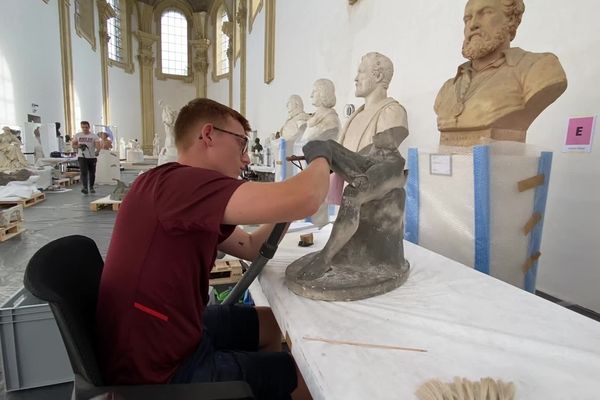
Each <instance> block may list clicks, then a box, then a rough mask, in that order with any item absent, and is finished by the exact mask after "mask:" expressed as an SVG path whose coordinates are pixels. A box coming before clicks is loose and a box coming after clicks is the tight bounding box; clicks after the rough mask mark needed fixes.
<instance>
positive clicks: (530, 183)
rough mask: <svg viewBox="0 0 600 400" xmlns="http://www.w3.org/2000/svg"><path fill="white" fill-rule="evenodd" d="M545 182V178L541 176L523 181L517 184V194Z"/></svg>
mask: <svg viewBox="0 0 600 400" xmlns="http://www.w3.org/2000/svg"><path fill="white" fill-rule="evenodd" d="M544 182H545V177H544V175H543V174H540V175H536V176H534V177H532V178H528V179H524V180H522V181H519V182H518V183H517V187H518V188H519V192H524V191H526V190H529V189H534V188H536V187H538V186H542V185H543V184H544Z"/></svg>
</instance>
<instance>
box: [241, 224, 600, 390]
mask: <svg viewBox="0 0 600 400" xmlns="http://www.w3.org/2000/svg"><path fill="white" fill-rule="evenodd" d="M308 232H315V245H314V246H312V247H308V248H302V247H298V246H297V243H298V239H299V234H300V233H308ZM329 232H330V227H328V228H325V229H324V230H322V231H316V230H315V229H314V228H312V229H308V230H303V231H300V232H298V231H296V232H293V233H288V234H287V235H286V237H285V238H284V240H283V241H282V243H281V244H280V246H279V250H278V251H277V253H276V254H275V257H274V258H273V260H271V261H270V262H269V263H268V264H267V265H266V266H265V269H264V270H263V272H262V274H261V276H260V277H259V281H260V287H259V285H258V284H257V283H256V282H255V283H254V284H253V286H252V287H251V292H252V295H253V297H255V298H257V303H260V302H261V300H260V297H261V296H262V295H263V294H264V298H265V299H266V300H267V301H268V303H269V305H270V306H271V308H272V309H273V312H274V314H275V317H276V318H277V322H278V323H279V326H280V327H281V329H282V331H283V332H284V333H286V334H287V336H288V337H289V338H290V339H291V346H292V354H293V356H294V358H295V359H296V362H297V364H298V367H299V368H300V370H301V371H302V374H303V376H304V378H305V380H306V382H307V385H308V387H309V389H310V392H311V394H312V396H313V398H314V399H315V400H325V399H326V400H338V399H339V400H342V399H343V400H353V399H357V400H364V399H372V400H383V399H394V400H409V399H416V396H415V394H414V393H415V391H416V390H417V388H418V387H419V386H420V385H421V384H422V383H424V382H426V381H427V380H429V379H433V378H437V379H440V380H442V381H444V382H451V381H452V380H453V378H454V377H456V376H459V377H465V378H468V379H470V380H473V381H477V380H479V379H480V378H483V377H492V378H494V379H502V380H503V381H512V382H514V384H515V385H516V389H517V397H516V398H517V399H525V400H550V399H552V400H562V399H564V400H597V399H600V323H598V322H596V321H594V320H591V319H589V318H587V317H584V316H581V315H579V314H576V313H575V312H572V311H570V310H568V309H565V308H563V307H561V306H558V305H556V304H553V303H551V302H549V301H547V300H544V299H542V298H539V297H537V296H535V295H532V294H530V293H528V292H525V291H523V290H520V289H517V288H515V287H513V286H511V285H509V284H506V283H504V282H502V281H499V280H497V279H495V278H492V277H489V276H487V275H484V274H482V273H480V272H477V271H475V270H473V269H471V268H468V267H465V266H463V265H462V264H459V263H457V262H455V261H452V260H449V259H447V258H445V257H443V256H440V255H438V254H436V253H433V252H431V251H429V250H427V249H424V248H422V247H419V246H416V245H414V244H412V243H409V242H405V245H404V246H405V253H406V258H407V259H408V261H409V262H410V264H411V271H410V276H409V278H408V281H407V282H406V283H405V284H404V285H403V286H401V287H400V288H398V289H396V290H394V291H392V292H389V293H386V294H384V295H380V296H376V297H373V298H370V299H366V300H360V301H354V302H324V301H315V300H309V299H306V298H303V297H299V296H297V295H295V294H294V293H292V292H290V291H289V290H288V289H287V286H286V285H285V281H284V276H285V268H286V267H287V266H288V265H289V264H290V263H291V262H293V261H294V260H296V259H297V258H299V257H300V256H302V255H304V254H306V253H308V252H313V251H316V250H318V249H320V248H322V247H323V246H324V245H325V243H326V241H327V238H328V236H329ZM261 289H262V291H261ZM263 301H264V300H263ZM305 336H308V337H316V338H324V339H331V340H344V341H353V342H360V343H369V344H376V345H388V346H399V347H408V348H419V349H425V350H427V352H412V351H403V350H387V349H377V348H368V347H360V346H349V345H340V344H332V343H325V342H318V341H309V340H306V339H303V338H304V337H305Z"/></svg>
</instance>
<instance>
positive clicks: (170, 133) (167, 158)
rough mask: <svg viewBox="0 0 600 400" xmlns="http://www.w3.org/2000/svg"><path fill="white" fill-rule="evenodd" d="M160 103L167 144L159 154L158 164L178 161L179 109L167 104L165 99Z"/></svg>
mask: <svg viewBox="0 0 600 400" xmlns="http://www.w3.org/2000/svg"><path fill="white" fill-rule="evenodd" d="M158 104H160V106H161V107H162V121H163V125H164V127H165V145H164V147H163V148H162V149H161V151H160V153H159V155H158V165H162V164H165V163H168V162H173V161H177V148H176V147H175V136H174V128H175V120H176V119H177V111H175V110H173V109H172V108H171V106H169V105H168V104H166V103H165V102H164V101H163V100H159V101H158Z"/></svg>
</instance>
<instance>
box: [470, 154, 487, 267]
mask: <svg viewBox="0 0 600 400" xmlns="http://www.w3.org/2000/svg"><path fill="white" fill-rule="evenodd" d="M473 175H474V185H475V188H474V189H475V269H476V270H477V271H480V272H483V273H486V274H488V275H489V273H490V148H489V146H475V147H473Z"/></svg>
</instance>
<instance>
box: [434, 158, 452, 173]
mask: <svg viewBox="0 0 600 400" xmlns="http://www.w3.org/2000/svg"><path fill="white" fill-rule="evenodd" d="M429 173H430V174H431V175H445V176H452V155H451V154H430V155H429Z"/></svg>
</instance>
